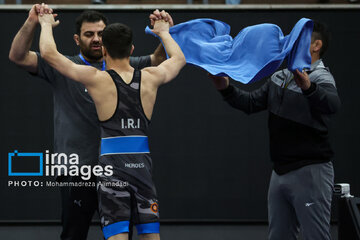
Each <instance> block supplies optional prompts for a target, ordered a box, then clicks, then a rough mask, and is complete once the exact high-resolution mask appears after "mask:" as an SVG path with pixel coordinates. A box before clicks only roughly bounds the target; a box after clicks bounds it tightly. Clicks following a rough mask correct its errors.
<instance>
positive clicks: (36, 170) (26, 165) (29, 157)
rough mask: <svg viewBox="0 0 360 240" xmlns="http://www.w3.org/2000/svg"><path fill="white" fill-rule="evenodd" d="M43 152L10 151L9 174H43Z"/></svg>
mask: <svg viewBox="0 0 360 240" xmlns="http://www.w3.org/2000/svg"><path fill="white" fill-rule="evenodd" d="M43 155H44V154H43V153H20V152H18V151H17V150H15V151H14V152H13V153H11V152H10V153H8V160H9V170H8V175H9V176H43Z"/></svg>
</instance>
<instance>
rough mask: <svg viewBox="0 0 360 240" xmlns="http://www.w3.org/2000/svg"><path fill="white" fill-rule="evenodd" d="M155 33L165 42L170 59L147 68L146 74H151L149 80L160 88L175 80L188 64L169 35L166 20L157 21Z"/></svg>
mask: <svg viewBox="0 0 360 240" xmlns="http://www.w3.org/2000/svg"><path fill="white" fill-rule="evenodd" d="M153 32H154V33H155V34H157V35H158V36H159V37H160V38H161V41H162V42H163V44H164V46H165V48H166V51H167V54H168V55H169V58H168V59H167V60H165V61H164V62H162V63H161V64H160V65H159V66H157V67H149V68H145V69H144V70H143V71H144V73H145V74H149V78H150V79H151V81H152V82H153V83H154V84H155V87H158V86H160V85H162V84H165V83H167V82H169V81H171V80H172V79H173V78H175V77H176V76H177V75H178V74H179V72H180V70H181V68H183V67H184V66H185V64H186V60H185V56H184V54H183V52H182V51H181V49H180V47H179V45H178V44H177V43H176V42H175V41H174V39H173V38H172V37H171V35H170V33H169V23H168V22H166V21H165V20H157V21H156V22H155V24H154V29H153Z"/></svg>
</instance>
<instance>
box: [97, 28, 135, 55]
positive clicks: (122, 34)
mask: <svg viewBox="0 0 360 240" xmlns="http://www.w3.org/2000/svg"><path fill="white" fill-rule="evenodd" d="M132 39H133V34H132V30H131V28H129V27H128V26H126V25H125V24H122V23H112V24H110V25H109V26H107V27H106V28H105V29H104V32H103V34H102V42H103V45H104V47H105V48H106V50H107V51H108V53H109V55H110V56H111V57H112V58H126V57H129V56H130V52H131V47H132Z"/></svg>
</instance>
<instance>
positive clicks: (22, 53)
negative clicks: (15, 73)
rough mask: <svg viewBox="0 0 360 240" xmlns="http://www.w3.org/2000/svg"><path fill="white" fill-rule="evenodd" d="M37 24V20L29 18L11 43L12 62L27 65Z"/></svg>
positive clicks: (10, 57) (10, 55) (10, 54)
mask: <svg viewBox="0 0 360 240" xmlns="http://www.w3.org/2000/svg"><path fill="white" fill-rule="evenodd" d="M36 26H37V22H35V21H33V20H30V19H29V18H28V19H27V20H26V21H25V23H24V25H23V26H22V27H21V29H20V30H19V31H18V33H17V34H16V36H15V38H14V40H13V42H12V44H11V48H10V52H9V59H10V60H11V61H12V62H15V63H17V64H20V65H26V60H27V58H28V57H29V54H30V47H31V44H32V41H33V37H34V32H35V29H36Z"/></svg>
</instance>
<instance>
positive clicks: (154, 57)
mask: <svg viewBox="0 0 360 240" xmlns="http://www.w3.org/2000/svg"><path fill="white" fill-rule="evenodd" d="M149 19H150V23H151V26H154V24H155V21H157V20H165V22H168V23H169V26H170V27H172V26H174V21H173V19H172V17H171V15H170V14H169V13H167V12H165V11H161V12H160V11H159V10H158V9H156V10H155V11H154V12H153V13H152V14H150V16H149ZM150 59H151V66H158V65H159V64H160V63H162V62H163V61H165V60H166V53H165V49H164V47H163V45H162V44H161V43H160V44H159V45H158V47H157V48H156V49H155V51H154V53H153V54H151V55H150Z"/></svg>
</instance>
